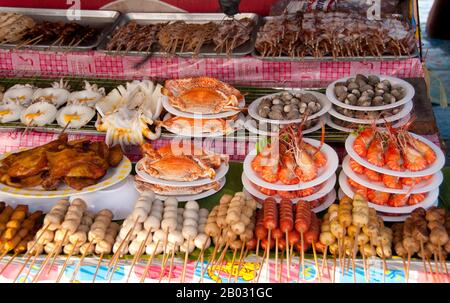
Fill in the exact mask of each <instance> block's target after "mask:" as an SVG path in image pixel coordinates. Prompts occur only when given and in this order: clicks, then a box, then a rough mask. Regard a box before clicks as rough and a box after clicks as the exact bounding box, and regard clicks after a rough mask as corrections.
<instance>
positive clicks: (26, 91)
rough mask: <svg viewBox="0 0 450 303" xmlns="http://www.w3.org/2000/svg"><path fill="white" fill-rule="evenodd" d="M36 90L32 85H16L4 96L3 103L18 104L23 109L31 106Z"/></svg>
mask: <svg viewBox="0 0 450 303" xmlns="http://www.w3.org/2000/svg"><path fill="white" fill-rule="evenodd" d="M35 89H36V88H35V87H34V86H32V85H31V84H16V85H14V86H11V87H10V88H9V89H8V90H7V91H6V92H5V94H4V95H3V103H17V104H20V105H21V106H23V107H27V106H28V105H30V104H31V101H32V99H33V93H34V90H35Z"/></svg>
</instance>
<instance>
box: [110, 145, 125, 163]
mask: <svg viewBox="0 0 450 303" xmlns="http://www.w3.org/2000/svg"><path fill="white" fill-rule="evenodd" d="M122 159H123V151H122V147H120V145H119V144H117V145H114V146H113V147H111V148H110V149H109V155H108V163H109V165H110V166H112V167H116V166H117V165H119V163H120V162H121V161H122Z"/></svg>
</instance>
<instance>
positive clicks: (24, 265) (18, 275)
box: [13, 251, 38, 283]
mask: <svg viewBox="0 0 450 303" xmlns="http://www.w3.org/2000/svg"><path fill="white" fill-rule="evenodd" d="M37 255H38V251H36V253H35V255H34V256H35V258H36V257H37ZM32 256H33V255H31V254H30V255H29V256H28V257H27V259H26V260H25V262H24V263H23V265H22V267H21V268H20V270H19V272H18V273H17V275H16V277H15V278H14V281H13V283H16V281H17V279H19V277H20V274H21V273H22V271H23V270H24V269H25V267H26V266H27V264H28V262H30V259H31V257H32ZM26 277H28V275H27V276H26Z"/></svg>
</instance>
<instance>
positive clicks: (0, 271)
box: [0, 252, 19, 275]
mask: <svg viewBox="0 0 450 303" xmlns="http://www.w3.org/2000/svg"><path fill="white" fill-rule="evenodd" d="M18 255H19V253H18V252H16V253H14V255H12V257H11V259H9V261H8V263H6V264H5V266H3V268H2V270H0V275H1V274H2V273H3V272H4V271H5V269H6V268H7V267H8V266H9V265H11V263H12V261H13V260H14V259H15V258H16V257H17V256H18Z"/></svg>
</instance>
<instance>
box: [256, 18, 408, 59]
mask: <svg viewBox="0 0 450 303" xmlns="http://www.w3.org/2000/svg"><path fill="white" fill-rule="evenodd" d="M255 47H256V49H257V51H258V52H259V53H260V54H261V55H262V56H264V57H275V56H291V57H305V56H313V57H324V56H332V57H355V56H376V57H380V56H383V55H394V56H404V55H410V54H411V53H412V52H413V50H414V47H415V39H414V30H413V29H412V28H411V27H410V25H409V24H408V23H406V22H405V21H403V20H401V19H400V18H399V17H398V15H389V16H386V17H385V18H384V19H383V20H381V21H377V20H367V18H366V17H365V16H362V15H359V14H354V13H351V14H350V13H343V12H328V13H325V12H316V13H305V14H296V15H282V16H278V17H274V18H272V19H269V20H268V21H267V22H266V24H265V25H264V26H263V27H262V28H261V29H260V30H259V32H258V36H257V40H256V45H255Z"/></svg>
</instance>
